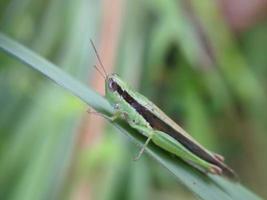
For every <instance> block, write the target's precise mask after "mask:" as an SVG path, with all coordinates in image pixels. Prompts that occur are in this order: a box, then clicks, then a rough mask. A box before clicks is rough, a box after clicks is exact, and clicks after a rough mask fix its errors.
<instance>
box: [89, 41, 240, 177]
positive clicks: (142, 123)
mask: <svg viewBox="0 0 267 200" xmlns="http://www.w3.org/2000/svg"><path fill="white" fill-rule="evenodd" d="M91 44H92V47H93V48H94V51H95V53H96V56H97V58H98V61H99V63H100V66H101V68H102V70H103V72H104V73H102V72H101V71H100V69H99V68H97V66H96V65H95V66H94V67H95V68H96V69H97V70H98V72H99V73H100V74H101V75H102V76H103V77H104V79H105V97H106V99H107V100H108V101H109V103H110V104H111V106H113V108H114V110H115V112H114V115H113V116H112V117H110V118H109V119H110V120H112V121H114V120H116V119H117V118H121V119H123V120H125V121H126V122H127V123H128V124H129V125H130V126H131V127H132V128H134V129H135V130H137V131H138V132H139V133H141V134H142V135H143V136H145V137H146V138H147V139H146V142H145V143H144V145H143V147H142V148H141V150H140V152H139V153H138V155H137V157H136V158H135V160H138V159H139V158H140V157H141V155H142V154H143V152H144V151H145V148H146V147H147V145H148V144H149V142H150V141H152V142H153V143H154V144H156V145H157V146H158V147H160V148H162V149H164V150H165V151H167V152H169V153H171V154H174V155H176V156H178V157H179V158H181V159H182V160H184V161H185V162H187V163H189V164H190V165H191V166H193V167H194V168H196V169H198V170H200V171H204V172H208V173H212V174H217V175H222V174H224V175H226V176H228V177H234V178H235V177H236V175H235V173H234V171H233V170H232V169H231V168H230V167H228V166H227V165H226V164H225V163H224V158H223V156H221V155H219V154H216V153H213V152H211V151H209V150H207V149H206V148H205V147H203V146H202V145H201V144H199V143H198V142H197V141H196V140H195V139H194V138H193V137H192V136H190V135H189V134H188V133H187V132H186V131H185V130H184V129H182V128H181V127H180V126H179V125H178V124H176V123H175V122H174V121H173V120H172V119H171V118H169V117H168V116H167V115H166V114H165V113H164V112H163V111H162V110H161V109H159V108H158V107H157V106H156V105H155V104H154V103H152V102H151V101H150V100H149V99H147V98H146V97H145V96H143V95H141V94H140V93H138V92H136V91H134V89H133V88H132V87H131V86H129V85H128V84H127V83H126V82H125V81H123V80H122V79H121V78H120V77H119V76H118V75H117V74H109V75H108V74H107V73H106V71H105V68H104V66H103V64H102V62H101V59H100V57H99V55H98V53H97V50H96V48H95V46H94V44H93V42H92V40H91Z"/></svg>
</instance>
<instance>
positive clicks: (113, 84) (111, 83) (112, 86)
mask: <svg viewBox="0 0 267 200" xmlns="http://www.w3.org/2000/svg"><path fill="white" fill-rule="evenodd" d="M108 87H109V89H110V90H111V91H113V92H114V91H116V90H117V88H118V85H117V83H116V82H115V81H114V80H113V79H109V80H108Z"/></svg>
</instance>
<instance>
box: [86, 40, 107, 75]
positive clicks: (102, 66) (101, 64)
mask: <svg viewBox="0 0 267 200" xmlns="http://www.w3.org/2000/svg"><path fill="white" fill-rule="evenodd" d="M90 42H91V45H92V47H93V49H94V51H95V54H96V57H97V59H98V61H99V63H100V66H101V68H102V69H103V72H104V74H105V76H104V77H107V76H108V74H107V72H106V70H105V67H104V65H103V63H102V61H101V59H100V56H99V54H98V52H97V50H96V47H95V45H94V42H93V40H92V39H90ZM97 71H100V70H99V69H98V70H97ZM101 74H102V73H101ZM102 75H103V74H102Z"/></svg>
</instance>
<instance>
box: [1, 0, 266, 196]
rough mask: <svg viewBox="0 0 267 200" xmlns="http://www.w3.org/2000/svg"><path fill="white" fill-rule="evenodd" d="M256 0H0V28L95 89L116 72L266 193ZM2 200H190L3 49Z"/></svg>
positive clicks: (262, 57)
mask: <svg viewBox="0 0 267 200" xmlns="http://www.w3.org/2000/svg"><path fill="white" fill-rule="evenodd" d="M266 17H267V5H266V2H265V1H264V0H257V1H248V0H246V1H240V0H234V1H230V0H218V1H216V2H214V1H211V0H203V1H197V0H190V1H187V0H167V1H163V0H156V1H155V0H154V1H152V0H147V1H142V0H137V1H131V0H114V1H108V0H103V1H96V0H76V1H71V0H1V1H0V30H1V32H3V33H5V34H7V35H8V36H10V37H12V38H14V39H16V40H17V41H19V42H20V43H22V44H24V45H25V46H27V47H29V48H30V49H32V50H33V51H35V52H36V53H38V54H40V55H42V56H43V57H45V58H46V59H48V60H50V61H51V62H53V63H55V64H57V65H58V66H60V67H61V68H63V69H64V70H65V71H67V72H68V73H70V74H71V75H72V76H74V77H75V78H77V79H79V80H80V81H81V82H83V83H84V84H87V85H88V87H94V88H95V90H97V91H98V92H99V93H101V94H103V89H104V81H103V79H102V78H101V76H100V75H99V74H98V73H97V72H96V71H95V70H94V68H93V65H94V64H95V63H97V60H96V58H95V55H94V53H93V50H92V48H91V47H90V43H89V40H90V38H92V39H93V40H94V41H95V43H96V46H97V48H98V49H99V53H100V56H101V59H102V61H103V63H104V65H105V66H106V68H107V71H108V72H110V73H111V72H116V73H118V74H120V75H121V76H122V77H123V78H124V79H125V80H126V81H127V82H129V83H130V84H131V85H133V86H134V87H135V88H136V89H137V90H138V91H140V92H141V93H143V94H145V95H146V96H148V97H149V98H150V99H151V100H153V101H154V102H155V103H156V104H157V105H158V106H159V107H161V108H162V109H163V110H164V111H165V112H166V113H167V114H168V115H170V116H171V117H172V118H173V119H175V120H176V121H177V122H179V124H181V125H182V126H183V127H184V128H185V129H186V130H187V131H188V132H189V133H190V134H192V135H193V136H194V137H195V138H197V140H198V141H200V142H201V143H202V144H203V145H204V146H206V147H208V148H209V149H211V150H212V151H215V152H218V153H220V154H222V155H224V156H225V158H226V162H227V163H228V164H229V165H230V166H231V167H232V168H233V169H234V170H235V171H236V172H237V173H238V175H239V176H240V179H241V182H242V183H243V184H244V185H246V186H248V187H249V188H251V189H252V190H253V191H254V192H256V193H257V194H259V195H261V196H262V197H265V198H267V191H266V185H267V173H266V169H267V156H266V155H267V134H266V131H267V93H266V89H267V87H266V84H267V79H266V76H267V56H266V52H267V20H266V19H267V18H266ZM0 91H1V93H0V106H1V108H0V109H1V112H0V137H1V139H0V199H25V200H29V199H74V200H76V199H79V200H80V199H101V200H102V199H104V200H112V199H114V200H115V199H116V200H117V199H130V200H135V199H167V200H168V199H170V200H171V199H196V197H195V196H193V195H192V194H191V193H189V192H188V190H187V189H186V188H184V187H183V186H182V185H180V184H179V183H177V181H176V180H175V179H174V177H172V176H171V175H170V174H169V173H168V172H167V171H166V170H165V169H163V168H162V167H161V166H159V165H158V164H157V163H155V162H154V161H153V160H152V159H151V158H149V157H147V156H146V155H145V156H143V157H142V158H141V159H140V160H139V161H138V162H133V161H132V158H133V157H134V156H135V155H136V153H137V152H138V149H137V148H136V147H135V146H134V145H132V144H131V143H130V142H129V141H128V140H127V138H125V137H123V136H122V135H121V134H117V132H118V131H117V130H115V129H113V128H111V127H110V125H108V124H104V121H103V120H102V119H101V117H99V116H97V115H93V114H91V115H88V113H87V112H86V111H87V109H88V106H87V105H85V104H84V103H82V102H81V101H79V100H78V99H77V98H75V97H73V96H72V95H71V94H70V93H68V92H66V91H65V90H63V89H62V88H60V87H58V86H56V85H55V84H53V83H51V82H50V81H49V80H47V79H45V78H44V77H42V76H41V75H39V74H38V73H36V72H35V71H33V70H31V69H28V68H27V67H25V66H24V65H23V64H20V63H19V62H17V61H15V60H14V59H13V58H10V57H9V56H7V55H6V54H4V53H2V52H0Z"/></svg>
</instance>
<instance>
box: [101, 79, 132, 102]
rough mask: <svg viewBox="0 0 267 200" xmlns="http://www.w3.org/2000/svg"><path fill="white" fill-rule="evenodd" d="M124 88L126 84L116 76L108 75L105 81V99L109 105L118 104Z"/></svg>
mask: <svg viewBox="0 0 267 200" xmlns="http://www.w3.org/2000/svg"><path fill="white" fill-rule="evenodd" d="M126 87H127V86H126V84H125V83H124V82H123V80H122V79H121V78H120V77H119V76H118V75H117V74H110V75H108V76H107V78H106V80H105V92H106V98H107V99H108V100H109V101H110V103H111V104H116V103H119V102H120V101H121V98H122V95H123V91H124V90H125V89H126Z"/></svg>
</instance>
